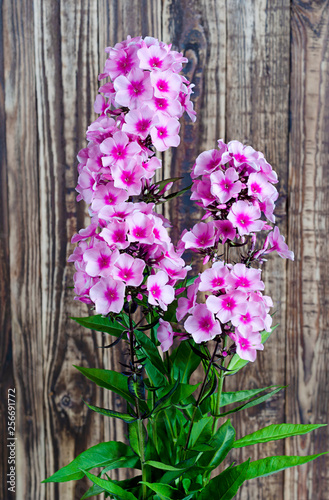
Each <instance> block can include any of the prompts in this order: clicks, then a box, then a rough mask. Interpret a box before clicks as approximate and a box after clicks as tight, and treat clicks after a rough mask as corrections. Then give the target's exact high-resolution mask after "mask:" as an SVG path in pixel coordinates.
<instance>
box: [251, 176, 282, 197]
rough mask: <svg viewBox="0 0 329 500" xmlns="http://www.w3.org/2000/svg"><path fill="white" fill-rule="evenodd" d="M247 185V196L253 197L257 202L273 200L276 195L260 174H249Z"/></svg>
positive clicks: (271, 186)
mask: <svg viewBox="0 0 329 500" xmlns="http://www.w3.org/2000/svg"><path fill="white" fill-rule="evenodd" d="M247 184H248V194H249V196H255V197H256V198H258V199H259V201H264V200H266V199H268V198H269V199H273V198H274V197H275V196H276V195H277V190H276V189H275V187H274V186H273V185H272V184H271V183H270V182H268V180H267V179H266V177H265V175H263V174H261V173H257V172H255V173H253V174H250V175H249V179H248V182H247Z"/></svg>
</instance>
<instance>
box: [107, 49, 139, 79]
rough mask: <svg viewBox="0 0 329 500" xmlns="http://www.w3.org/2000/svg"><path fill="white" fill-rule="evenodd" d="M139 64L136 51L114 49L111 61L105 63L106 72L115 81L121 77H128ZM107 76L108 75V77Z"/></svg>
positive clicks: (111, 53)
mask: <svg viewBox="0 0 329 500" xmlns="http://www.w3.org/2000/svg"><path fill="white" fill-rule="evenodd" d="M136 64H138V59H137V58H136V51H135V50H134V49H133V50H129V49H128V50H123V49H121V50H116V49H112V50H111V52H110V57H109V59H107V60H106V62H105V68H104V71H106V73H107V74H108V75H109V76H110V77H111V79H112V80H115V79H116V78H117V77H119V76H120V75H126V74H127V73H129V72H130V71H131V70H132V69H133V68H134V67H135V66H136ZM106 76H107V75H106Z"/></svg>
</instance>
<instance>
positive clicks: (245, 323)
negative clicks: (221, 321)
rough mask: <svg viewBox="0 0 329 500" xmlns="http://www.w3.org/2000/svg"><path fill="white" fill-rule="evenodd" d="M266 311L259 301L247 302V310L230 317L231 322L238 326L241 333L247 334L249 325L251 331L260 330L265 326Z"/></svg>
mask: <svg viewBox="0 0 329 500" xmlns="http://www.w3.org/2000/svg"><path fill="white" fill-rule="evenodd" d="M266 316H267V315H266V311H265V308H264V306H263V304H261V303H260V302H253V301H249V300H248V302H247V311H246V312H245V313H244V314H237V315H236V316H233V317H232V320H231V321H232V324H233V325H234V326H236V327H238V328H239V330H240V332H241V333H242V334H247V333H248V332H249V331H250V327H251V329H252V331H253V332H260V331H262V330H264V328H265V322H264V321H265V320H266Z"/></svg>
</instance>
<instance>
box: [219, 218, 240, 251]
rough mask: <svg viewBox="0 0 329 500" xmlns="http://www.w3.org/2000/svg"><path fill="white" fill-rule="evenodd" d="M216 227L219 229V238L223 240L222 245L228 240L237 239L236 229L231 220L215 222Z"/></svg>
mask: <svg viewBox="0 0 329 500" xmlns="http://www.w3.org/2000/svg"><path fill="white" fill-rule="evenodd" d="M214 224H215V227H216V229H217V231H216V232H217V233H218V236H219V237H220V238H221V241H222V244H223V245H224V243H225V242H226V241H227V240H231V241H232V240H234V238H235V237H236V229H235V227H234V226H233V224H232V222H230V221H229V220H215V221H214Z"/></svg>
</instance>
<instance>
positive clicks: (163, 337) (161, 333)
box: [157, 318, 174, 352]
mask: <svg viewBox="0 0 329 500" xmlns="http://www.w3.org/2000/svg"><path fill="white" fill-rule="evenodd" d="M157 338H158V341H159V342H160V344H161V349H162V352H166V351H168V349H169V348H170V347H171V346H172V345H173V341H174V332H173V329H172V326H171V324H170V323H169V322H168V321H164V320H163V319H162V318H160V319H159V326H158V329H157Z"/></svg>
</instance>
